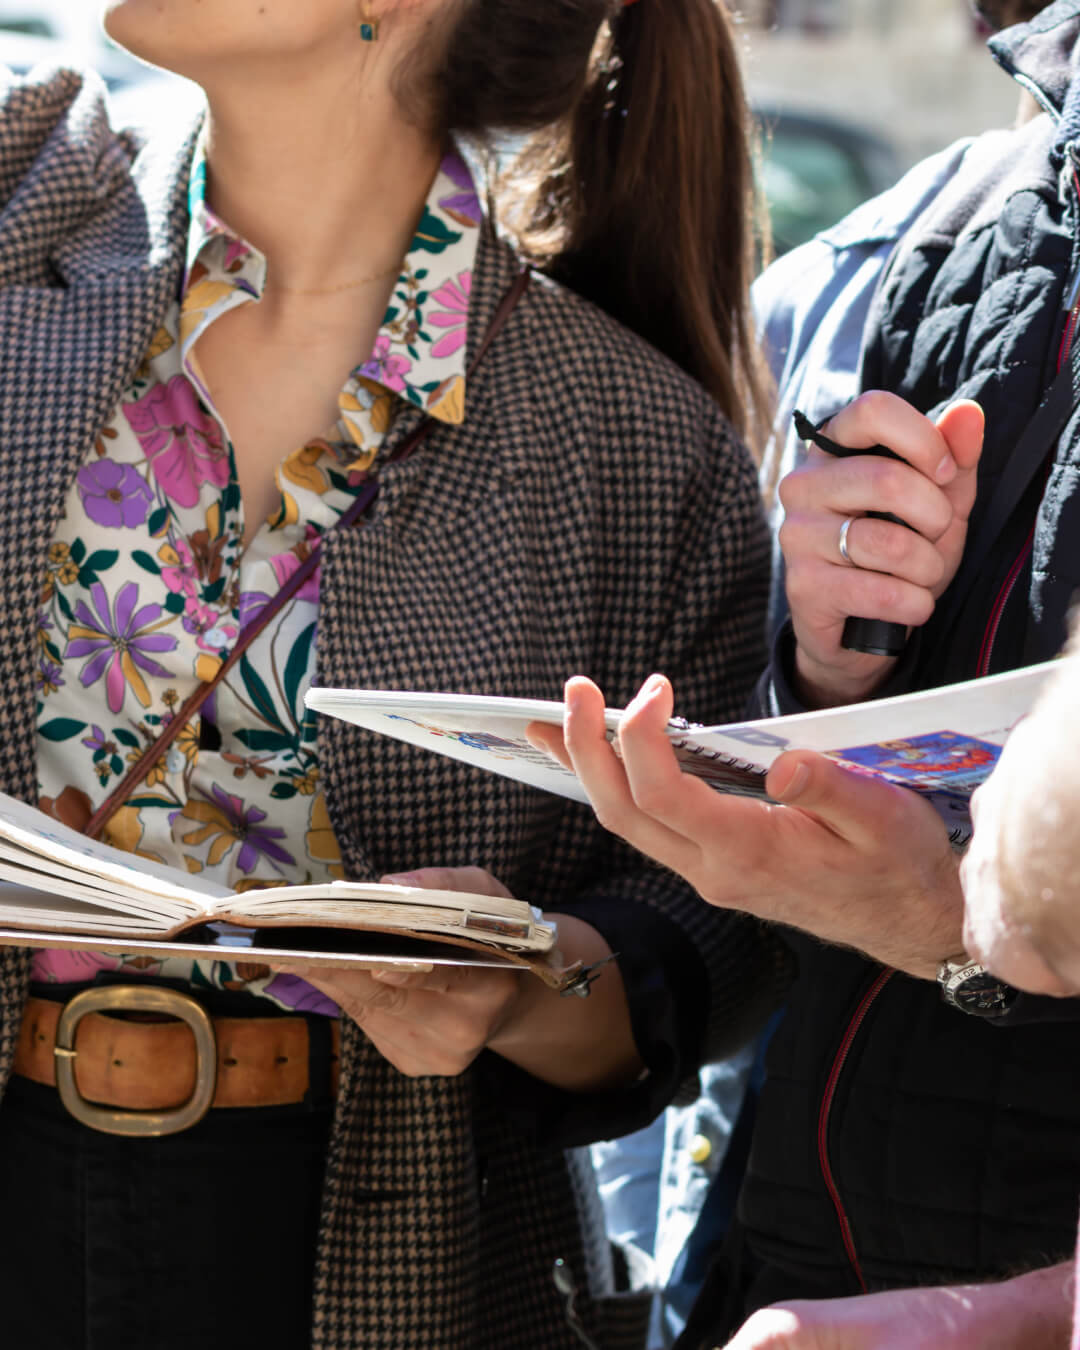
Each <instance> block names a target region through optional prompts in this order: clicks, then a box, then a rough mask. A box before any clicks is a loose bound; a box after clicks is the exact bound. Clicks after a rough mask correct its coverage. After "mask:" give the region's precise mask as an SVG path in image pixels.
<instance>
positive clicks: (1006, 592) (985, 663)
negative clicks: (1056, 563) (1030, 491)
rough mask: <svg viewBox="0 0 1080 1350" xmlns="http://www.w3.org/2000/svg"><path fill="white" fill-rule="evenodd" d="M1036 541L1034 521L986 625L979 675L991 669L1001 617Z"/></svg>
mask: <svg viewBox="0 0 1080 1350" xmlns="http://www.w3.org/2000/svg"><path fill="white" fill-rule="evenodd" d="M1034 541H1035V522H1034V521H1032V524H1031V529H1030V530H1028V536H1027V538H1026V539H1025V540H1024V547H1023V548H1022V549H1021V550H1020V553H1019V554H1018V556H1017V558H1016V561H1015V562H1014V563H1013V565H1012V567H1011V568H1010V569H1009V575H1008V576H1007V577H1006V578H1005V580H1004V582H1003V583H1002V587H1001V590H1000V591H998V596H997V599H996V600H995V601H994V607H993V609H992V610H991V611H990V620H989V622H988V623H987V625H986V631H985V632H984V633H983V640H982V646H981V647H980V648H979V663H978V665H977V666H976V669H975V673H976V674H977V675H985V674H986V673H987V671H989V669H990V658H991V656H992V655H993V652H994V642H995V640H996V638H997V635H998V629H999V628H1000V627H1001V616H1002V615H1003V614H1004V613H1005V606H1006V605H1007V604H1008V603H1009V597H1010V596H1011V595H1012V593H1013V590H1014V589H1015V587H1016V581H1017V578H1018V577H1019V575H1020V573H1021V571H1022V570H1023V566H1024V564H1025V563H1026V562H1027V560H1028V557H1029V555H1030V553H1031V546H1032V544H1033V543H1034Z"/></svg>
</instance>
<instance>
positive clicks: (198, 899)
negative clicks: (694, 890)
mask: <svg viewBox="0 0 1080 1350" xmlns="http://www.w3.org/2000/svg"><path fill="white" fill-rule="evenodd" d="M555 940H556V928H555V925H554V924H551V923H547V922H546V921H545V920H544V919H543V917H542V916H541V914H540V912H539V911H538V910H536V909H534V908H533V907H532V906H531V905H529V904H527V903H526V902H525V901H523V900H513V899H508V898H504V897H502V896H490V895H472V894H467V893H464V892H460V891H438V890H423V889H420V888H418V887H412V886H384V885H374V884H365V883H358V882H348V881H335V882H329V883H327V884H326V885H313V886H282V887H270V888H266V889H262V890H254V889H253V890H248V891H244V892H242V893H234V892H232V891H230V890H229V889H228V888H227V887H224V886H220V885H218V884H216V883H214V882H210V881H206V880H204V879H202V878H200V877H198V876H192V875H189V874H188V873H186V872H182V871H180V870H179V869H177V868H172V867H167V866H165V865H163V864H161V863H157V862H154V861H152V860H151V859H147V858H142V857H138V856H135V855H132V854H129V853H124V852H122V851H121V850H119V849H115V848H112V847H110V846H109V845H108V844H101V843H97V842H96V841H94V840H91V839H87V838H86V837H85V836H84V835H81V834H79V833H78V832H77V831H76V830H73V829H71V828H69V827H68V826H66V825H63V824H61V823H60V822H59V821H57V820H54V819H53V818H52V817H51V816H47V815H45V814H44V812H41V811H38V810H37V809H36V808H34V807H32V806H27V805H25V804H24V803H22V802H19V801H17V800H16V799H14V798H12V797H7V796H4V795H3V794H0V944H8V945H10V944H14V943H22V944H24V945H27V946H66V947H86V948H96V949H98V950H106V951H116V952H136V951H138V952H149V953H151V954H153V955H161V954H171V955H175V954H176V953H177V949H178V947H180V946H182V947H183V950H184V952H185V954H188V955H195V956H198V955H212V956H216V957H218V958H221V957H223V956H227V955H229V954H231V955H233V956H236V955H237V954H240V955H242V956H243V958H244V959H248V960H250V959H252V958H258V959H262V960H266V959H274V958H276V959H278V960H289V959H292V960H299V961H306V962H311V963H316V964H322V963H330V962H332V963H335V964H340V963H341V962H345V963H346V964H359V965H367V966H385V965H395V966H402V965H404V966H405V967H407V968H408V967H410V966H411V967H412V968H414V969H423V968H427V967H429V966H431V965H433V964H454V965H505V964H507V963H510V964H512V965H528V966H530V967H531V968H533V969H534V970H536V973H538V974H540V975H541V976H542V977H543V978H545V979H547V981H548V982H549V983H558V981H559V979H560V978H561V977H560V973H559V971H558V969H557V967H556V966H555V965H554V964H553V963H552V962H551V961H550V960H549V958H550V957H551V956H552V954H553V950H554V947H555ZM238 948H239V949H241V950H240V952H239V953H238V951H237V949H238Z"/></svg>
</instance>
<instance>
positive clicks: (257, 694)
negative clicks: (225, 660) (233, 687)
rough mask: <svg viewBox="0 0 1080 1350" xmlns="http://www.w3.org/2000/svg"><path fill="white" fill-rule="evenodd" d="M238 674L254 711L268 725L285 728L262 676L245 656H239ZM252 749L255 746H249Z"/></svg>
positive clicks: (280, 728)
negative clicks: (253, 706)
mask: <svg viewBox="0 0 1080 1350" xmlns="http://www.w3.org/2000/svg"><path fill="white" fill-rule="evenodd" d="M240 676H241V678H242V679H243V681H244V688H245V689H246V690H247V695H248V698H249V699H250V700H251V702H252V703H253V704H254V705H255V711H256V712H257V713H258V714H259V716H260V717H261V718H262V719H263V721H264V722H267V723H269V725H270V726H272V727H276V728H277V729H278V730H279V731H284V730H285V728H284V727H283V726H282V725H281V721H280V719H279V718H278V715H277V711H276V710H275V708H274V700H273V699H272V698H271V696H270V690H269V689H267V687H266V685H265V683H264V682H263V679H262V676H261V675H260V674H259V673H258V671H257V670H256V669H255V667H254V666H253V665H252V664H251V662H250V661H249V660H248V658H247V656H242V657H241V658H240ZM251 748H252V749H253V750H254V749H255V746H252V747H251Z"/></svg>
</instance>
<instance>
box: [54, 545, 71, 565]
mask: <svg viewBox="0 0 1080 1350" xmlns="http://www.w3.org/2000/svg"><path fill="white" fill-rule="evenodd" d="M70 553H71V547H70V545H69V544H64V543H61V542H60V541H57V542H56V543H55V544H50V545H49V562H50V563H51V564H52V565H53V567H59V566H60V565H61V564H62V563H65V562H67V560H68V556H69V555H70Z"/></svg>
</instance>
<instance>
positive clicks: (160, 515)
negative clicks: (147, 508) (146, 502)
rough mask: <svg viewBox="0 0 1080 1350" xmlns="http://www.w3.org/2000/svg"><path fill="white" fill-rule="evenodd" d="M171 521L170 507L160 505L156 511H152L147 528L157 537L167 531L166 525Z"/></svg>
mask: <svg viewBox="0 0 1080 1350" xmlns="http://www.w3.org/2000/svg"><path fill="white" fill-rule="evenodd" d="M168 523H169V508H168V507H167V506H159V507H158V509H157V510H156V511H151V512H150V516H149V518H148V519H147V522H146V528H147V529H148V530H149V531H150V533H151V534H152V535H153V536H154V538H155V539H156V538H157V537H158V535H161V534H164V533H165V527H166V526H167V525H168Z"/></svg>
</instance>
